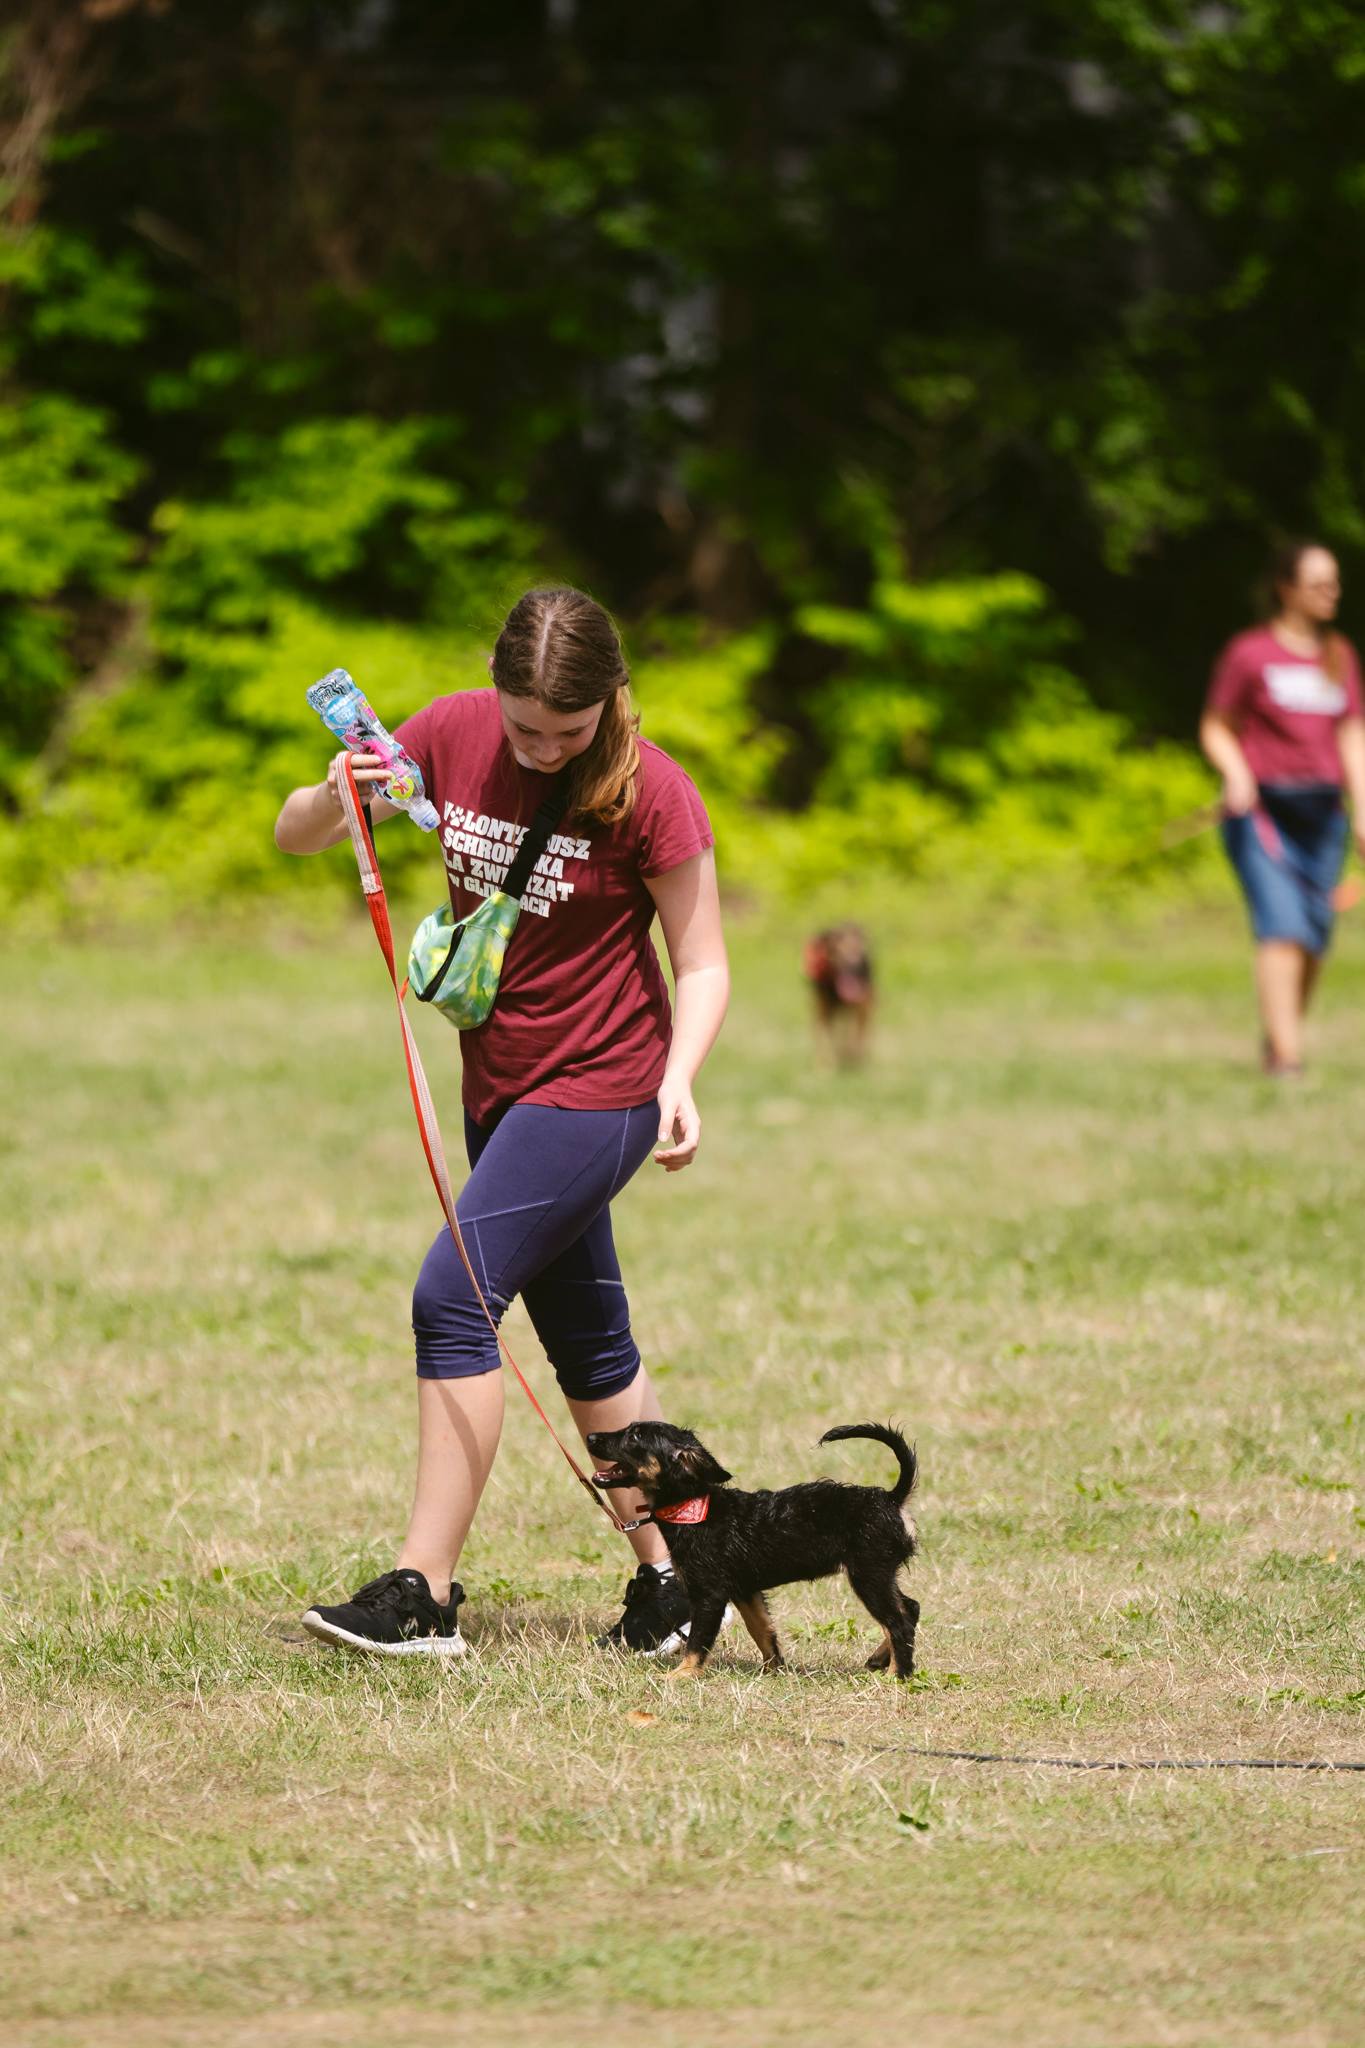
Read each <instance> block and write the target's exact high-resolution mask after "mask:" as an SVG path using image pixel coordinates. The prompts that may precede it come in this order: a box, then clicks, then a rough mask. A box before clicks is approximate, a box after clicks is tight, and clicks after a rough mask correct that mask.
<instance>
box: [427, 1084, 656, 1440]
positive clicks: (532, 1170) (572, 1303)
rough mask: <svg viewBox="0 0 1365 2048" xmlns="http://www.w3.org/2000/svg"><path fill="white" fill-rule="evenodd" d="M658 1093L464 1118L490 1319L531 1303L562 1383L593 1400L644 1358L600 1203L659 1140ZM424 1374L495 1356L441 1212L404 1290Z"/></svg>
mask: <svg viewBox="0 0 1365 2048" xmlns="http://www.w3.org/2000/svg"><path fill="white" fill-rule="evenodd" d="M658 1131H659V1110H658V1105H657V1103H654V1102H646V1103H642V1104H640V1105H639V1106H638V1107H637V1108H635V1109H551V1108H549V1107H547V1106H546V1105H544V1104H541V1103H534V1102H518V1103H514V1104H513V1105H512V1107H511V1108H510V1109H508V1110H505V1111H504V1112H503V1114H502V1115H501V1116H500V1117H498V1118H497V1119H496V1120H495V1121H494V1122H493V1123H491V1124H486V1125H481V1124H476V1123H475V1122H474V1121H473V1119H472V1118H471V1117H468V1116H466V1118H465V1149H466V1150H467V1152H468V1154H469V1163H470V1166H471V1168H472V1169H473V1171H472V1172H471V1173H470V1176H469V1179H468V1180H467V1181H466V1182H465V1184H464V1187H463V1189H462V1190H461V1192H460V1198H459V1200H458V1202H457V1203H456V1205H455V1209H456V1214H457V1215H458V1216H459V1219H460V1229H461V1231H462V1233H463V1235H464V1241H465V1245H466V1248H467V1249H468V1252H469V1256H470V1259H471V1260H472V1262H473V1265H474V1270H475V1272H476V1273H477V1274H478V1276H479V1285H480V1286H481V1287H482V1289H483V1291H484V1294H485V1296H486V1297H487V1301H488V1306H489V1308H490V1309H491V1310H492V1313H493V1319H494V1321H495V1322H501V1320H502V1317H503V1312H504V1311H505V1309H506V1308H507V1305H508V1303H509V1302H510V1301H511V1300H512V1298H513V1296H514V1295H518V1294H519V1295H520V1296H521V1298H522V1300H523V1301H524V1302H525V1303H526V1307H527V1310H528V1312H529V1314H530V1317H531V1321H532V1322H533V1323H534V1324H535V1328H536V1335H537V1336H538V1337H539V1338H540V1341H541V1343H542V1344H543V1345H544V1346H545V1351H546V1355H547V1357H548V1358H549V1360H550V1363H551V1365H552V1366H553V1367H554V1369H555V1376H556V1378H557V1379H558V1381H559V1384H560V1386H561V1387H562V1388H563V1390H564V1392H565V1393H566V1394H569V1395H571V1396H572V1397H573V1398H574V1399H575V1400H579V1401H597V1400H601V1399H602V1398H603V1397H604V1396H606V1395H607V1394H615V1393H618V1392H619V1391H620V1390H621V1388H622V1387H628V1386H629V1385H630V1383H631V1381H632V1380H633V1379H634V1377H635V1375H636V1373H637V1372H638V1371H639V1370H640V1354H639V1351H638V1350H637V1349H636V1346H635V1339H634V1338H633V1337H632V1336H631V1334H630V1309H629V1307H628V1305H627V1303H626V1290H625V1287H624V1285H623V1284H622V1280H621V1268H620V1266H619V1264H618V1263H617V1258H616V1246H615V1244H614V1243H613V1241H612V1234H611V1211H610V1209H609V1207H608V1204H609V1203H610V1201H611V1200H612V1197H613V1196H614V1195H616V1194H618V1193H619V1192H620V1190H621V1189H622V1188H623V1187H624V1186H625V1184H626V1182H627V1181H628V1180H629V1179H630V1178H631V1175H632V1174H633V1173H634V1172H635V1171H636V1169H637V1167H638V1166H639V1165H640V1164H641V1162H642V1160H643V1159H644V1158H645V1156H646V1154H647V1153H648V1152H649V1151H650V1149H651V1148H652V1147H653V1146H654V1145H655V1144H656V1143H657V1141H658ZM412 1328H413V1335H414V1336H415V1337H416V1339H417V1371H418V1375H419V1377H420V1378H422V1379H435V1380H448V1379H467V1378H470V1377H471V1376H472V1375H474V1374H476V1373H484V1372H493V1371H494V1370H495V1369H496V1367H497V1366H498V1365H499V1364H500V1363H501V1360H500V1358H499V1355H498V1347H497V1344H496V1343H495V1341H494V1338H493V1332H492V1331H491V1330H490V1329H489V1327H488V1324H487V1323H486V1322H485V1321H484V1316H483V1311H482V1309H481V1308H480V1307H479V1304H478V1301H477V1299H476V1298H475V1294H474V1290H473V1288H472V1287H471V1286H470V1284H469V1275H468V1274H467V1273H466V1272H465V1269H464V1266H463V1264H462V1262H461V1259H460V1255H459V1253H458V1252H457V1251H456V1249H455V1240H454V1238H453V1237H452V1236H451V1234H450V1229H449V1226H448V1225H447V1226H443V1228H442V1230H441V1234H440V1236H439V1237H438V1238H437V1240H436V1242H435V1244H434V1245H433V1246H432V1247H431V1250H430V1251H429V1252H428V1253H427V1255H426V1258H425V1260H424V1261H423V1264H422V1270H421V1272H420V1274H419V1275H418V1278H417V1286H416V1288H415V1290H414V1292H413V1297H412Z"/></svg>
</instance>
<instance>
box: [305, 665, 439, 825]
mask: <svg viewBox="0 0 1365 2048" xmlns="http://www.w3.org/2000/svg"><path fill="white" fill-rule="evenodd" d="M307 695H308V702H309V703H310V704H311V705H312V707H313V709H314V711H316V712H317V715H318V717H319V718H320V719H321V720H322V722H323V724H324V725H325V726H326V728H327V730H328V732H330V733H331V734H332V735H333V736H334V737H335V738H336V739H339V740H340V741H341V744H342V746H343V747H345V749H346V751H347V753H350V754H377V755H378V756H379V758H380V760H381V761H382V762H383V763H384V766H385V767H386V768H387V769H388V771H389V779H388V781H387V782H386V783H385V784H384V786H383V788H382V789H381V790H380V792H379V793H380V795H381V796H383V797H385V798H386V799H387V801H388V802H389V803H391V804H396V805H397V806H398V808H399V809H400V810H404V811H406V812H407V814H408V816H409V817H410V818H411V819H412V821H413V823H414V825H419V826H420V827H421V829H422V831H423V832H434V831H435V829H436V827H437V825H439V824H440V822H441V821H440V817H439V815H438V813H437V810H436V806H435V804H433V803H431V802H429V801H428V798H427V794H426V786H425V784H424V783H423V781H422V771H421V769H420V768H419V767H418V766H417V763H416V762H415V761H414V760H413V758H412V756H411V754H409V753H407V752H406V751H405V750H404V748H403V747H401V746H400V745H399V743H398V741H397V740H396V739H395V738H394V736H393V734H392V733H391V732H389V731H388V730H387V729H386V728H385V727H384V726H383V725H382V724H381V722H380V719H379V714H378V713H377V712H376V710H375V708H374V706H373V705H372V704H371V703H370V701H369V699H368V697H366V696H365V694H364V692H363V691H362V690H361V689H360V688H359V686H358V685H357V684H356V683H355V681H354V680H353V679H352V677H351V676H350V675H349V674H348V673H347V671H346V670H345V669H344V668H334V669H332V670H331V672H330V673H329V674H328V675H325V676H324V677H323V678H322V680H321V682H318V683H314V684H313V686H312V688H311V689H310V690H309V691H308V693H307Z"/></svg>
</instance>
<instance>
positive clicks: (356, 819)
mask: <svg viewBox="0 0 1365 2048" xmlns="http://www.w3.org/2000/svg"><path fill="white" fill-rule="evenodd" d="M341 768H342V772H341V775H340V777H339V778H338V782H337V787H338V790H339V792H340V795H341V808H342V810H343V811H344V812H345V814H346V827H347V830H348V831H349V832H350V835H351V844H352V845H353V846H354V848H355V857H356V863H357V865H358V867H359V869H360V886H361V888H362V889H363V890H364V892H365V901H366V903H367V904H368V906H369V911H370V922H371V924H373V926H374V935H375V937H376V938H377V939H378V941H379V950H380V952H381V953H382V954H383V955H384V965H385V966H386V967H387V968H388V970H389V980H390V981H391V982H392V983H393V993H394V997H395V1000H396V1001H397V1004H398V1022H399V1024H400V1026H401V1028H402V1032H403V1056H404V1058H405V1060H406V1061H407V1068H408V1087H409V1089H410V1090H411V1091H412V1106H413V1108H414V1110H415V1111H416V1112H417V1129H418V1132H419V1134H420V1136H421V1139H422V1150H423V1151H424V1152H425V1153H426V1156H427V1166H428V1169H429V1170H430V1173H431V1178H432V1182H433V1184H434V1186H435V1189H436V1193H437V1195H438V1197H439V1198H440V1203H441V1207H442V1209H443V1210H444V1211H445V1219H446V1222H447V1223H448V1224H449V1225H450V1234H451V1236H452V1237H453V1238H454V1240H455V1249H456V1251H457V1252H458V1253H459V1254H460V1259H461V1262H462V1263H463V1266H464V1269H465V1271H466V1273H468V1275H469V1284H470V1286H471V1287H472V1288H473V1289H474V1295H475V1299H476V1300H477V1302H478V1304H479V1307H480V1308H481V1309H482V1310H483V1313H484V1318H485V1320H486V1322H487V1324H488V1327H489V1329H490V1330H491V1331H492V1332H493V1341H494V1342H495V1343H496V1345H497V1347H498V1349H499V1350H500V1351H501V1353H502V1355H503V1357H504V1358H505V1359H506V1360H507V1363H508V1364H509V1365H510V1366H511V1368H512V1370H513V1372H514V1373H515V1374H516V1376H517V1379H518V1380H519V1381H520V1383H521V1390H522V1392H523V1393H524V1394H525V1396H526V1398H527V1400H528V1401H529V1402H530V1404H531V1406H532V1407H533V1408H534V1409H535V1411H536V1414H537V1415H538V1416H539V1417H540V1419H541V1421H542V1422H543V1423H544V1424H545V1427H546V1428H547V1429H548V1430H549V1432H550V1435H551V1436H552V1437H553V1438H554V1440H555V1442H556V1443H557V1444H558V1445H559V1448H560V1451H561V1453H562V1454H563V1457H564V1459H565V1462H566V1463H567V1465H568V1467H569V1470H570V1471H571V1472H572V1473H573V1475H574V1478H575V1479H576V1480H577V1481H578V1483H579V1485H580V1486H581V1487H583V1489H584V1490H585V1492H586V1493H587V1495H588V1498H589V1499H590V1500H591V1501H592V1503H593V1505H594V1506H595V1507H599V1508H600V1509H601V1510H602V1513H603V1514H604V1515H605V1516H606V1517H607V1519H608V1521H609V1522H611V1523H612V1524H613V1526H614V1527H615V1528H617V1529H620V1530H621V1531H622V1532H623V1533H625V1532H626V1531H628V1530H630V1529H635V1528H638V1527H639V1523H638V1522H623V1521H622V1520H621V1518H620V1516H619V1515H618V1514H617V1513H616V1511H615V1509H614V1508H613V1507H612V1505H611V1503H610V1501H608V1500H605V1499H604V1498H603V1497H602V1495H601V1494H600V1493H599V1492H598V1490H597V1488H596V1487H595V1486H594V1485H593V1483H592V1481H591V1479H589V1477H588V1475H587V1473H586V1472H585V1471H584V1470H583V1468H582V1466H581V1465H580V1464H579V1463H578V1460H577V1459H576V1458H575V1457H574V1455H573V1452H572V1451H571V1450H570V1449H569V1448H568V1446H567V1445H566V1444H565V1443H564V1442H563V1440H562V1439H561V1437H560V1435H559V1433H558V1431H557V1430H556V1429H555V1426H554V1424H553V1423H552V1422H551V1420H550V1418H549V1416H548V1415H547V1414H546V1413H545V1410H544V1409H543V1408H542V1407H541V1405H540V1403H539V1401H538V1400H537V1399H536V1396H535V1391H534V1389H533V1388H532V1386H531V1384H530V1382H529V1381H528V1380H527V1378H526V1375H525V1373H524V1372H523V1371H522V1369H521V1367H520V1366H519V1365H518V1364H517V1361H516V1360H515V1358H513V1356H512V1353H511V1351H510V1350H509V1349H508V1345H507V1340H506V1338H505V1337H504V1336H503V1334H502V1332H501V1330H500V1329H499V1328H498V1326H497V1324H496V1323H495V1322H494V1320H493V1315H492V1311H491V1310H490V1308H489V1306H488V1303H487V1302H486V1301H485V1300H484V1293H483V1289H482V1287H480V1285H479V1280H478V1275H477V1274H476V1273H475V1271H474V1268H473V1266H472V1264H471V1263H470V1258H469V1253H468V1252H467V1251H466V1250H465V1242H464V1238H463V1237H462V1236H461V1234H460V1219H459V1217H458V1216H457V1215H456V1213H455V1197H454V1196H453V1195H452V1193H451V1191H450V1174H449V1171H448V1170H447V1167H446V1156H445V1147H444V1146H443V1145H442V1143H441V1127H440V1125H439V1124H438V1123H437V1121H436V1105H435V1103H434V1102H433V1101H432V1097H431V1089H430V1087H429V1085H428V1083H427V1077H426V1073H425V1070H424V1069H423V1066H422V1056H421V1054H420V1053H419V1052H418V1050H417V1041H416V1039H415V1038H414V1037H413V1035H412V1026H411V1024H409V1022H408V1013H407V1011H406V1010H405V1009H404V1007H403V998H404V996H405V995H406V994H407V989H408V984H407V981H406V979H405V980H404V981H403V982H402V984H401V986H400V984H399V980H398V969H397V966H396V965H395V961H394V951H393V927H392V925H391V924H390V923H389V906H388V900H387V898H386V897H385V895H384V883H383V879H382V877H381V876H380V873H379V861H378V859H377V857H376V855H375V850H374V841H373V839H372V838H371V836H370V832H369V827H368V824H367V822H366V819H365V815H364V813H363V812H362V810H361V808H360V794H359V791H358V790H357V789H356V782H355V776H354V775H353V774H352V772H351V764H350V762H349V761H348V760H347V759H346V758H345V757H344V756H343V758H342V763H341Z"/></svg>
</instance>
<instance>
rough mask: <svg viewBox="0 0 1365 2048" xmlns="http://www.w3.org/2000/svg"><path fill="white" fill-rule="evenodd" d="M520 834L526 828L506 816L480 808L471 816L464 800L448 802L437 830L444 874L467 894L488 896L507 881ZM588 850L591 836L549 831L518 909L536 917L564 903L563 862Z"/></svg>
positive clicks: (567, 893) (568, 886)
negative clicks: (442, 855)
mask: <svg viewBox="0 0 1365 2048" xmlns="http://www.w3.org/2000/svg"><path fill="white" fill-rule="evenodd" d="M525 837H526V827H525V826H524V825H515V824H513V822H512V820H511V819H510V818H491V817H489V816H488V815H487V813H486V812H483V811H480V812H479V813H478V814H477V815H476V814H475V813H474V812H473V811H471V810H467V809H466V807H465V806H464V805H463V804H453V803H448V804H447V805H446V806H445V816H444V830H443V831H442V833H441V844H442V846H443V847H444V848H445V859H446V872H447V874H449V875H450V876H451V878H452V879H453V880H455V881H457V882H458V883H459V885H460V887H461V888H462V889H467V890H468V891H469V893H470V895H471V896H491V895H492V893H493V891H494V890H495V889H501V887H502V885H503V883H504V882H505V881H506V880H507V870H508V868H509V867H510V866H511V864H512V856H513V854H514V853H515V852H516V850H517V848H518V847H519V846H520V844H521V842H522V840H523V839H524V838H525ZM591 854H592V841H591V840H590V839H574V838H568V837H566V836H565V834H564V833H562V832H552V833H551V835H550V841H549V844H548V845H547V847H546V849H545V851H544V853H542V855H541V856H540V859H539V860H538V861H537V862H536V864H535V868H534V870H533V871H532V874H531V878H530V880H529V881H528V882H527V884H526V893H525V894H524V895H523V897H522V899H521V907H522V909H523V910H529V911H531V912H532V913H533V914H534V915H535V916H536V917H548V916H549V915H550V906H551V905H552V904H554V903H567V902H568V900H569V898H570V897H571V896H572V895H573V892H574V885H573V883H572V882H571V881H566V880H565V873H564V863H565V861H584V860H587V859H589V858H590V856H591Z"/></svg>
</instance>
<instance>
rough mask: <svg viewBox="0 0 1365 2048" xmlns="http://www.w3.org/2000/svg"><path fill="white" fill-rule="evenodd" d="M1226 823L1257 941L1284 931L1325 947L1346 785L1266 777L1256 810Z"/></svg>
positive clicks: (1342, 849) (1341, 853) (1316, 948)
mask: <svg viewBox="0 0 1365 2048" xmlns="http://www.w3.org/2000/svg"><path fill="white" fill-rule="evenodd" d="M1222 829H1223V844H1224V846H1225V847H1226V848H1227V854H1228V859H1229V860H1230V861H1231V862H1232V865H1233V867H1234V868H1235V869H1236V870H1237V879H1238V880H1239V881H1240V883H1241V885H1242V893H1243V895H1244V896H1245V897H1246V900H1247V909H1248V911H1249V912H1250V914H1251V929H1252V931H1253V933H1254V934H1255V937H1256V940H1257V942H1258V943H1260V942H1262V941H1264V940H1266V939H1282V940H1286V941H1288V942H1289V943H1290V944H1292V945H1295V946H1302V947H1303V949H1304V951H1305V952H1308V953H1325V952H1326V951H1327V948H1328V946H1329V945H1330V944H1331V940H1332V924H1333V910H1332V891H1333V890H1334V889H1335V888H1336V885H1337V883H1338V882H1339V881H1340V879H1341V870H1342V865H1343V863H1344V861H1345V859H1346V840H1347V817H1346V807H1345V805H1344V804H1343V802H1342V797H1341V791H1340V790H1339V789H1338V788H1336V786H1335V785H1334V784H1332V783H1325V782H1324V783H1304V784H1289V783H1271V784H1263V785H1262V788H1261V792H1260V801H1259V802H1258V804H1257V806H1256V808H1255V810H1254V811H1248V812H1247V814H1246V816H1245V817H1241V818H1224V820H1223V827H1222Z"/></svg>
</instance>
